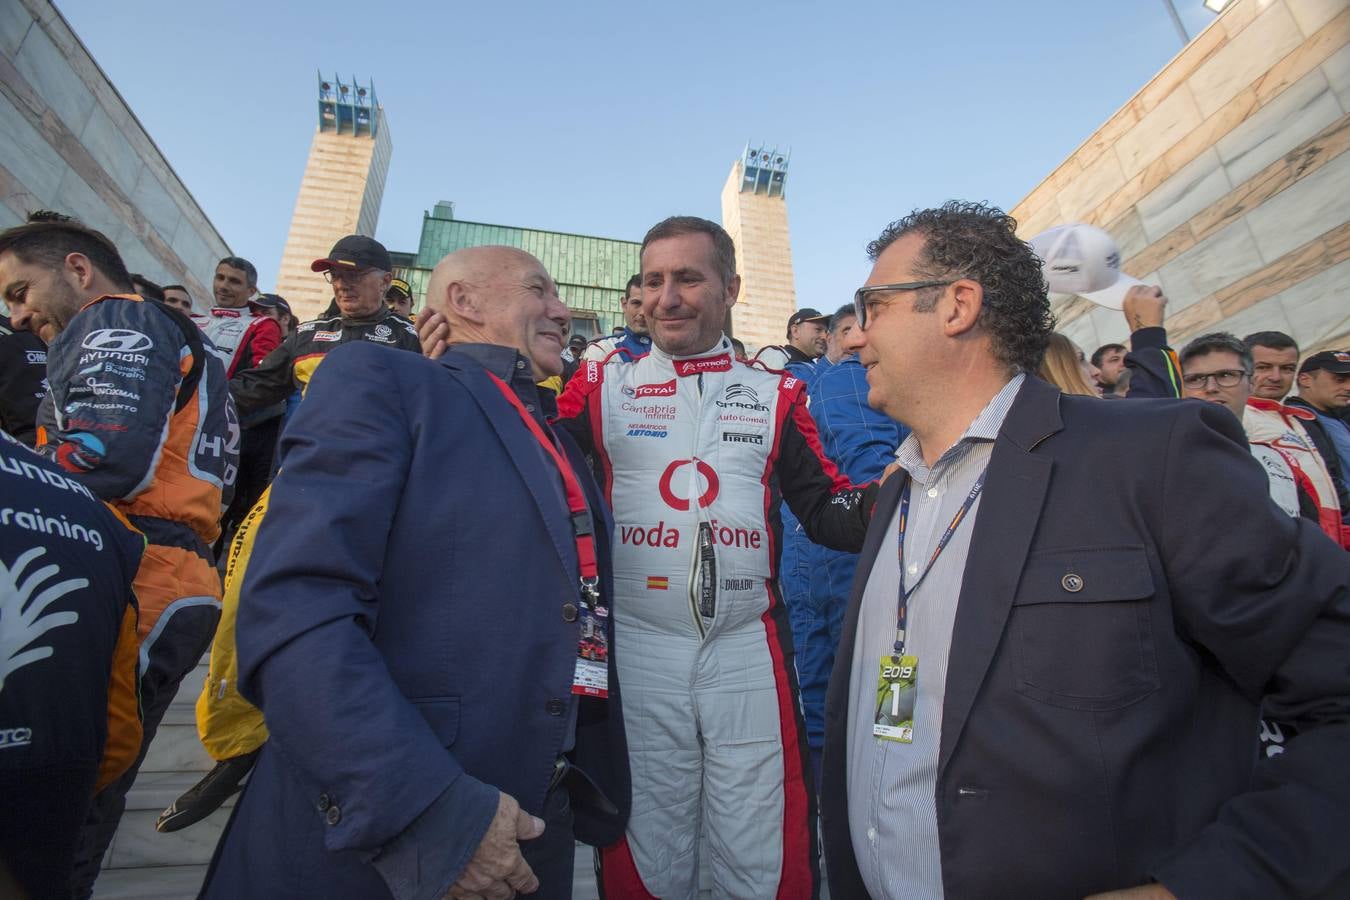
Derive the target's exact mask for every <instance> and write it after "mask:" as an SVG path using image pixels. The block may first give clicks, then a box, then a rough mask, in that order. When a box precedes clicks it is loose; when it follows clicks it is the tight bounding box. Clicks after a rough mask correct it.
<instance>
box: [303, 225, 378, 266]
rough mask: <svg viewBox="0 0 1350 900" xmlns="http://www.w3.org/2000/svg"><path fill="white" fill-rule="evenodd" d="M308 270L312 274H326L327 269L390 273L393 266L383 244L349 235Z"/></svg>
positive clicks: (363, 236) (367, 238)
mask: <svg viewBox="0 0 1350 900" xmlns="http://www.w3.org/2000/svg"><path fill="white" fill-rule="evenodd" d="M309 268H310V269H311V270H312V271H314V272H327V271H328V270H329V269H379V270H381V271H383V272H392V271H393V269H394V264H393V263H392V262H390V261H389V251H388V250H386V249H384V244H381V243H380V242H379V241H377V240H375V239H374V238H371V237H366V236H365V235H364V234H349V235H347V236H346V237H345V238H343V239H342V240H340V241H338V242H337V243H336V244H334V245H333V249H332V250H330V251H329V252H328V255H327V256H325V257H324V258H323V259H316V260H314V262H312V263H310V266H309Z"/></svg>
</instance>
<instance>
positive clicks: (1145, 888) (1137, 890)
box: [1087, 288, 1177, 900]
mask: <svg viewBox="0 0 1350 900" xmlns="http://www.w3.org/2000/svg"><path fill="white" fill-rule="evenodd" d="M1132 290H1138V288H1133V289H1132ZM1087 900H1177V895H1176V894H1174V893H1172V892H1171V891H1169V890H1168V889H1167V888H1165V887H1163V886H1162V885H1161V884H1141V885H1139V887H1132V888H1126V889H1125V890H1123V891H1107V892H1106V893H1104V894H1093V895H1092V896H1091V897H1088V898H1087Z"/></svg>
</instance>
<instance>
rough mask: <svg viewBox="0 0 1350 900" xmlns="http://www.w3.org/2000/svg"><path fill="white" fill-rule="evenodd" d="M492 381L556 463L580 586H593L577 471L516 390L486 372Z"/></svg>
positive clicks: (587, 521)
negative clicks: (568, 514)
mask: <svg viewBox="0 0 1350 900" xmlns="http://www.w3.org/2000/svg"><path fill="white" fill-rule="evenodd" d="M487 374H488V377H489V378H491V379H492V382H493V383H494V384H495V385H497V389H498V390H500V391H501V392H502V396H503V397H505V398H506V402H507V403H510V404H511V406H512V407H513V408H514V409H515V411H516V412H517V413H518V414H519V415H520V420H521V421H522V422H524V423H525V427H526V428H528V429H529V430H530V434H532V435H534V439H535V440H536V441H538V442H539V446H540V447H543V448H544V452H545V453H547V454H548V455H549V456H550V457H552V459H553V464H554V465H556V466H557V467H558V474H560V475H561V476H562V480H563V489H564V491H565V492H566V494H567V511H568V512H570V513H571V514H572V536H573V538H574V539H575V540H576V543H577V561H578V563H579V564H580V567H581V583H582V586H583V588H586V587H590V588H592V589H594V587H595V585H596V583H597V582H598V581H599V575H600V570H599V568H598V567H597V566H596V564H595V534H594V531H595V529H594V527H593V525H592V523H591V509H590V506H589V505H587V503H586V494H585V492H584V491H582V489H581V482H579V481H577V476H576V472H574V471H573V470H572V464H571V463H569V462H568V461H567V457H565V456H563V455H562V453H561V452H560V451H559V450H558V448H557V447H556V446H555V445H554V443H553V441H552V440H550V439H549V437H548V435H546V434H545V433H544V429H543V427H542V426H541V425H540V424H539V422H538V421H537V420H536V419H535V418H534V416H532V415H530V414H529V413H528V412H527V411H526V410H525V405H524V404H523V403H521V402H520V398H519V397H517V396H516V392H515V391H513V390H511V388H509V387H508V386H507V384H506V382H504V381H502V380H501V379H500V378H498V377H497V376H496V375H493V374H492V373H491V372H489V373H487Z"/></svg>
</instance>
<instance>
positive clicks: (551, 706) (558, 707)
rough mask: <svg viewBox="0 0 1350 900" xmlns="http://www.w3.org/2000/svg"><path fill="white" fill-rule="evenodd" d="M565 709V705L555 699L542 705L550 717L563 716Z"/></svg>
mask: <svg viewBox="0 0 1350 900" xmlns="http://www.w3.org/2000/svg"><path fill="white" fill-rule="evenodd" d="M566 708H567V704H566V703H563V702H562V701H561V700H559V699H558V698H557V697H554V698H553V699H552V700H550V701H548V702H547V703H545V704H544V709H546V710H548V714H549V715H550V716H561V715H562V714H563V710H564V709H566Z"/></svg>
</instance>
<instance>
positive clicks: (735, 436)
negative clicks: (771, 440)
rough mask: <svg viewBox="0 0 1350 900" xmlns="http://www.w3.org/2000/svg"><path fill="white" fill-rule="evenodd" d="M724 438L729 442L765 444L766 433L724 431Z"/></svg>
mask: <svg viewBox="0 0 1350 900" xmlns="http://www.w3.org/2000/svg"><path fill="white" fill-rule="evenodd" d="M722 440H723V441H725V442H726V443H728V444H759V445H761V446H762V445H763V444H764V435H762V434H747V433H746V432H744V431H724V432H722Z"/></svg>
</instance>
